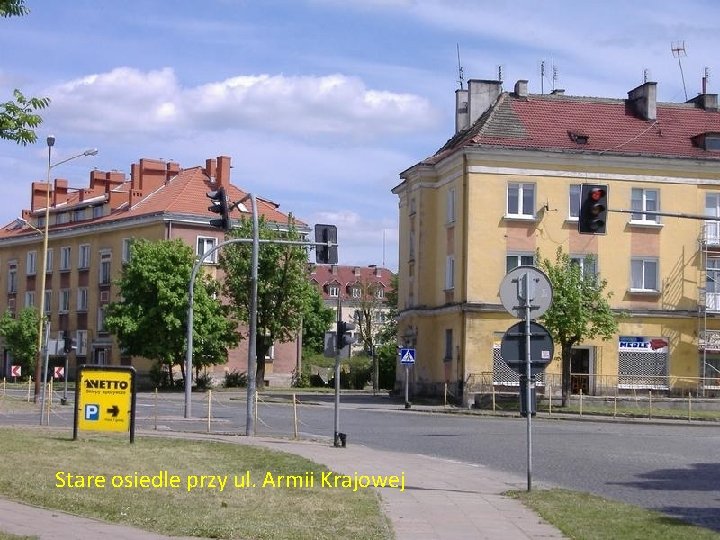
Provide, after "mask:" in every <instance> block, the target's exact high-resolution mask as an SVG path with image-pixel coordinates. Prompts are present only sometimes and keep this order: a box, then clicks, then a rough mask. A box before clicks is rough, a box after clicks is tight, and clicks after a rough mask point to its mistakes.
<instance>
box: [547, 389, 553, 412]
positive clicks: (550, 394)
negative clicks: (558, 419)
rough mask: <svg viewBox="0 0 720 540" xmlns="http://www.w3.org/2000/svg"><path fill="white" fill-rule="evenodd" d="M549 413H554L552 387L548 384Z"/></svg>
mask: <svg viewBox="0 0 720 540" xmlns="http://www.w3.org/2000/svg"><path fill="white" fill-rule="evenodd" d="M547 390H548V414H550V415H552V387H551V386H550V385H549V384H548V385H547Z"/></svg>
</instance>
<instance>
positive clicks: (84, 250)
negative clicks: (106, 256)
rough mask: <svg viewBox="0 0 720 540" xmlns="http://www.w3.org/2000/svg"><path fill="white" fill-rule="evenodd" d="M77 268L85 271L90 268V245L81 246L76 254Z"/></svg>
mask: <svg viewBox="0 0 720 540" xmlns="http://www.w3.org/2000/svg"><path fill="white" fill-rule="evenodd" d="M78 268H79V269H80V270H87V269H88V268H90V244H82V245H81V246H80V250H79V252H78Z"/></svg>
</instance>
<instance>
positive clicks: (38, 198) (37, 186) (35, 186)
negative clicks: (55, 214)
mask: <svg viewBox="0 0 720 540" xmlns="http://www.w3.org/2000/svg"><path fill="white" fill-rule="evenodd" d="M49 187H50V184H47V183H46V182H33V183H32V187H31V188H30V189H31V193H32V195H31V197H30V211H31V212H34V211H35V210H37V209H38V208H45V205H46V204H47V203H46V201H47V193H48V189H49ZM50 204H52V201H50Z"/></svg>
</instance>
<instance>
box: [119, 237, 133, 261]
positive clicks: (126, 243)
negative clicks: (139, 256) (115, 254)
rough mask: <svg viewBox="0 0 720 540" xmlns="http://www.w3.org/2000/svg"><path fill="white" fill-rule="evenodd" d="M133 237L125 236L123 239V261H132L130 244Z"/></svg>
mask: <svg viewBox="0 0 720 540" xmlns="http://www.w3.org/2000/svg"><path fill="white" fill-rule="evenodd" d="M132 241H133V239H132V238H123V241H122V263H123V264H125V263H129V262H130V246H131V245H132Z"/></svg>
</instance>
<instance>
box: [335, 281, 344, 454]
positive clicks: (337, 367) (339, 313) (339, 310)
mask: <svg viewBox="0 0 720 540" xmlns="http://www.w3.org/2000/svg"><path fill="white" fill-rule="evenodd" d="M340 295H341V292H340V291H338V299H337V318H336V322H337V324H336V325H335V330H336V334H335V422H334V424H333V446H336V447H337V446H341V442H340V351H341V348H340V347H339V344H340V339H341V337H340V323H341V322H342V306H341V303H340Z"/></svg>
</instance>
